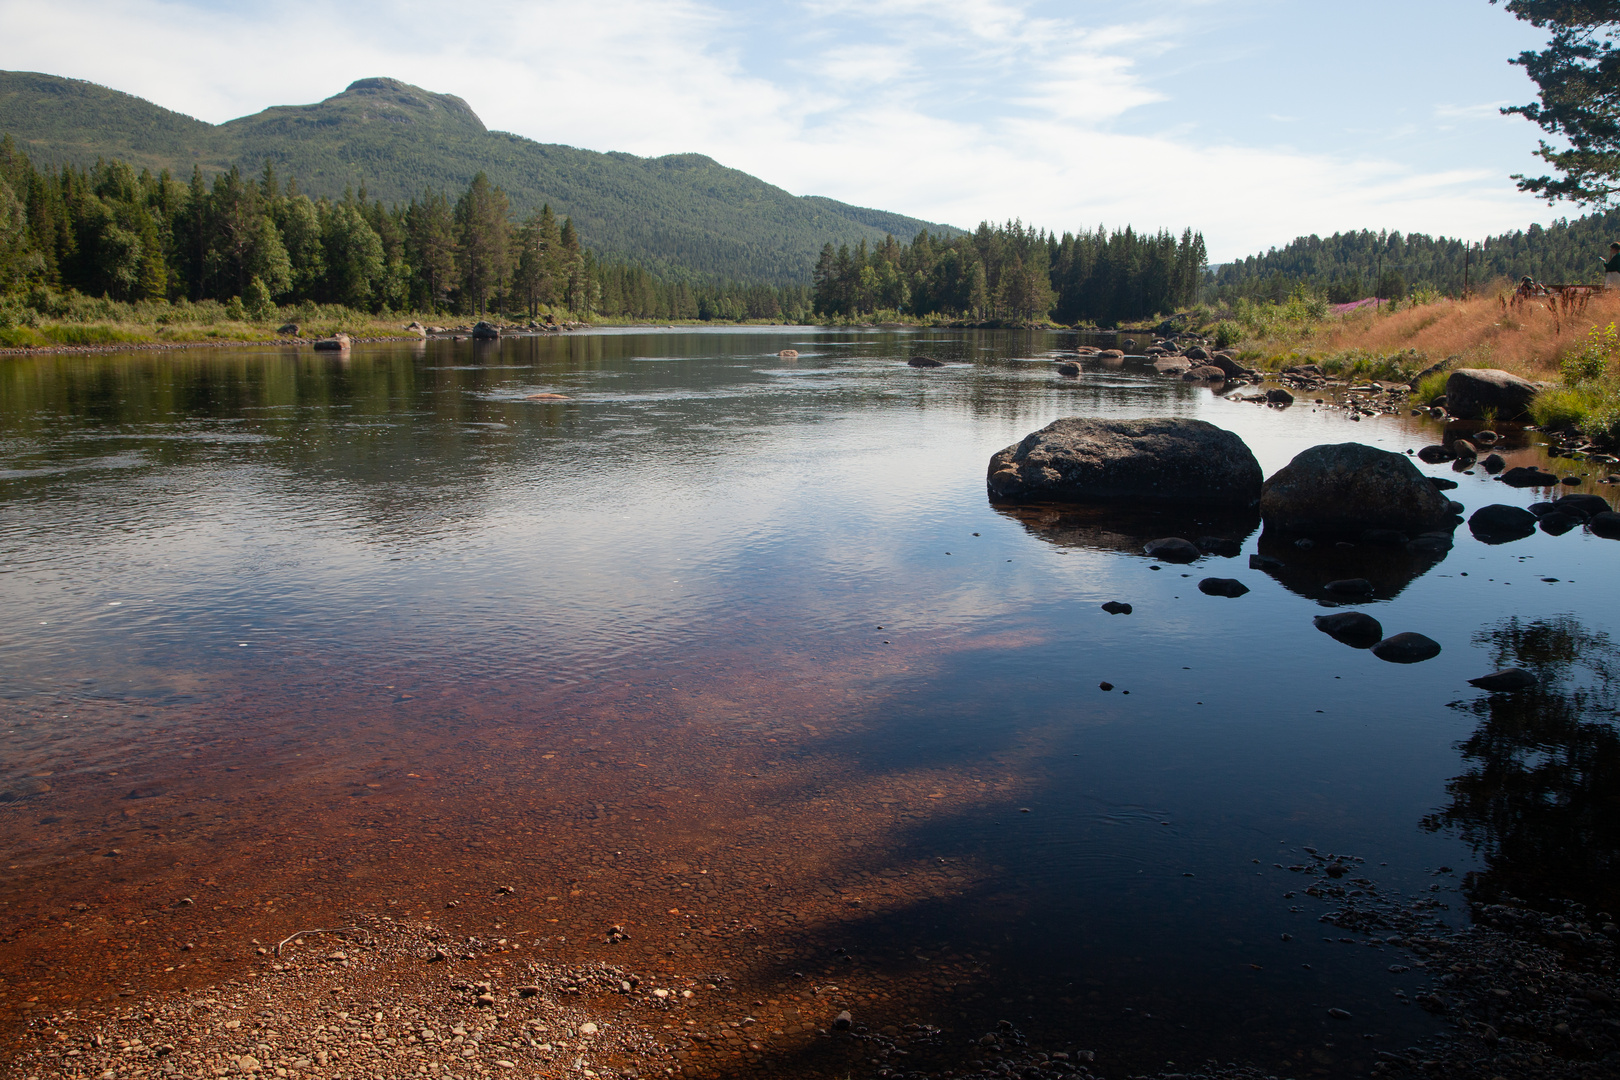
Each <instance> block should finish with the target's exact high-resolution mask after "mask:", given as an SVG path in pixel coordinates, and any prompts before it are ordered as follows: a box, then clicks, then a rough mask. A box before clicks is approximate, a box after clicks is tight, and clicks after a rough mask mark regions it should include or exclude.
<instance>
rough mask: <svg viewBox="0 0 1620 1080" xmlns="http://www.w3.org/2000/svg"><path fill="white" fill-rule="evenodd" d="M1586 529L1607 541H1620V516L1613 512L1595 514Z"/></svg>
mask: <svg viewBox="0 0 1620 1080" xmlns="http://www.w3.org/2000/svg"><path fill="white" fill-rule="evenodd" d="M1586 527H1587V529H1588V530H1590V531H1591V533H1592V535H1593V536H1601V537H1603V539H1605V540H1620V514H1617V513H1615V512H1614V511H1612V510H1610V511H1606V512H1604V513H1601V514H1593V515H1592V520H1591V521H1588V522H1587V523H1586Z"/></svg>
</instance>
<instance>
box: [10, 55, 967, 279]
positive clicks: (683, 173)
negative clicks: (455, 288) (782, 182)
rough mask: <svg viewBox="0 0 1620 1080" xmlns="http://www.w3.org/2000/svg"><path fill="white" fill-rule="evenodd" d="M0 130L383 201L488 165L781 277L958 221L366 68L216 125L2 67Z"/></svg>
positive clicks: (514, 188)
mask: <svg viewBox="0 0 1620 1080" xmlns="http://www.w3.org/2000/svg"><path fill="white" fill-rule="evenodd" d="M0 134H10V135H11V136H12V137H13V139H15V140H16V143H17V146H18V148H19V149H20V150H21V151H23V152H24V153H26V154H27V155H28V156H29V157H30V158H31V159H32V160H33V161H34V162H36V163H37V164H38V165H40V166H42V167H51V168H55V167H60V166H62V165H67V164H71V165H75V166H78V167H80V168H85V169H87V168H90V167H91V166H93V165H95V163H96V162H97V161H98V160H102V159H106V160H111V159H113V158H117V159H119V160H122V161H125V162H127V163H128V164H130V165H132V166H133V167H134V169H135V170H136V171H137V172H139V170H141V169H143V168H144V169H150V170H151V171H152V173H153V174H154V175H158V174H161V172H162V171H163V170H165V169H167V170H168V171H169V172H170V173H171V174H172V176H173V177H174V178H175V179H176V180H177V181H178V182H180V183H181V184H185V183H187V182H189V180H190V178H191V174H192V171H193V169H194V168H197V169H200V170H201V171H202V173H203V178H204V180H205V181H211V180H212V178H213V177H214V176H215V175H217V174H219V173H221V172H226V171H228V170H229V169H230V168H231V167H233V166H234V167H236V168H238V169H240V171H241V172H242V174H243V175H247V176H257V175H259V173H260V172H261V170H262V169H263V167H264V165H265V163H266V162H267V161H268V162H270V163H271V164H272V165H273V166H274V168H275V170H276V172H277V173H279V174H280V175H282V176H284V177H296V178H297V181H298V184H299V190H300V191H301V192H303V193H304V194H307V195H310V196H312V197H315V198H321V197H325V198H327V199H332V200H339V199H342V198H343V195H344V192H345V191H349V192H354V191H358V190H359V189H360V188H361V187H364V188H365V189H366V190H367V192H368V194H369V196H370V197H371V199H373V200H380V201H381V202H382V203H383V204H384V205H387V206H393V205H396V204H404V203H406V202H407V201H409V200H410V199H412V198H422V197H423V196H424V192H425V191H429V190H432V191H437V192H444V193H449V194H450V196H451V197H452V198H454V196H455V194H456V193H459V192H461V191H463V190H465V189H466V187H467V185H468V184H470V183H471V182H472V179H473V177H474V176H476V175H478V174H479V173H483V174H484V175H485V176H486V177H487V178H488V180H489V182H490V184H491V185H493V186H495V187H499V188H501V189H502V190H503V191H505V192H506V194H507V197H508V198H509V200H510V202H511V207H512V210H513V211H514V212H515V213H516V214H517V215H518V216H520V217H527V216H528V215H530V214H532V213H535V212H538V211H539V210H540V208H541V207H542V206H544V205H549V206H550V207H551V208H552V210H553V211H554V212H555V213H556V214H557V215H558V216H559V217H568V218H572V220H573V222H574V226H575V228H576V229H577V230H578V233H579V237H580V241H581V243H582V244H583V245H584V246H585V247H587V248H590V249H593V250H594V251H595V252H596V253H597V255H598V256H600V257H602V258H604V259H606V260H619V259H622V260H629V261H632V262H635V263H637V264H639V265H642V266H645V267H647V268H649V269H650V270H652V271H654V272H656V273H659V274H660V275H662V276H669V277H676V278H679V277H683V276H691V277H701V278H705V279H708V280H710V281H715V280H721V279H742V280H749V281H756V282H766V283H775V284H788V283H804V282H807V281H808V280H809V277H810V273H811V270H812V268H813V267H814V266H815V262H816V256H817V253H818V252H819V251H820V250H821V247H822V245H823V244H825V243H828V242H831V243H833V244H845V243H847V244H852V245H854V244H859V243H860V242H861V241H862V240H865V241H867V242H868V243H878V242H880V241H882V239H883V238H884V236H885V235H887V234H890V233H894V234H896V235H900V236H912V235H914V234H915V233H917V232H918V231H919V230H921V229H924V228H927V229H929V230H930V231H932V232H934V233H936V234H940V235H946V236H950V235H955V234H956V232H957V230H955V229H952V228H950V227H948V226H942V225H936V224H931V223H929V222H924V221H920V220H918V219H915V218H908V217H905V216H903V215H900V214H891V213H886V212H884V211H880V210H870V209H866V208H863V207H855V206H849V205H847V204H845V203H840V202H837V201H835V200H833V199H826V198H819V197H798V196H794V195H790V194H789V193H788V192H786V191H784V190H782V189H781V188H778V187H775V186H773V185H770V184H767V183H765V182H764V181H762V180H759V179H757V178H755V177H752V176H749V175H748V174H747V173H744V172H740V171H738V170H736V169H728V168H726V167H724V166H722V165H719V164H717V163H716V162H714V161H713V160H711V159H709V158H707V157H704V156H702V155H701V154H674V155H670V156H667V157H661V158H640V157H636V156H634V155H632V154H623V153H606V154H605V153H597V152H595V151H591V150H579V149H575V148H573V147H569V146H559V145H554V144H544V143H537V142H534V141H532V140H530V139H525V138H521V137H519V136H516V135H509V134H506V133H504V132H492V131H488V130H487V129H486V128H485V127H484V124H483V122H482V121H480V120H479V118H478V116H477V114H476V113H474V112H473V110H472V109H471V108H470V107H469V106H468V105H467V103H466V102H464V101H462V100H461V99H460V98H457V97H453V96H451V95H448V94H434V93H431V92H429V91H426V90H422V89H420V88H418V87H414V86H410V85H407V84H405V83H402V82H399V81H397V80H394V79H361V80H359V81H357V82H355V83H353V84H351V85H350V86H349V88H348V89H347V90H345V91H343V92H342V93H340V94H337V95H335V96H333V97H330V98H327V99H326V100H325V101H322V102H319V103H317V104H314V105H289V106H277V107H274V108H270V109H266V110H264V111H263V112H261V113H257V114H254V115H252V116H245V117H242V118H240V119H237V120H232V121H229V122H228V123H225V124H220V125H217V126H216V125H212V124H207V123H204V122H202V121H200V120H194V119H192V118H190V117H187V116H182V115H180V114H178V113H174V112H170V111H169V110H167V109H163V108H160V107H159V106H156V105H153V104H151V103H150V102H146V101H143V100H141V99H140V98H136V97H133V96H131V95H129V94H123V93H119V92H118V91H115V90H109V89H106V88H105V87H100V86H96V85H95V84H93V83H86V82H80V81H77V80H72V79H62V78H57V77H55V76H52V75H41V74H35V73H29V72H0Z"/></svg>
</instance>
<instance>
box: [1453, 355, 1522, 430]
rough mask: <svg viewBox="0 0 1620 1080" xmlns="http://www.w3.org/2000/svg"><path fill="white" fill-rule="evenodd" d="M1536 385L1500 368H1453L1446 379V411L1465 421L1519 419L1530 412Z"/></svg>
mask: <svg viewBox="0 0 1620 1080" xmlns="http://www.w3.org/2000/svg"><path fill="white" fill-rule="evenodd" d="M1535 396H1536V384H1535V383H1533V382H1530V381H1529V380H1528V379H1521V378H1519V377H1518V376H1517V375H1514V374H1513V373H1512V372H1508V371H1502V370H1501V369H1499V368H1472V369H1466V370H1463V371H1453V372H1452V373H1451V376H1450V377H1449V378H1447V379H1446V411H1447V412H1448V413H1450V414H1451V415H1452V416H1455V417H1458V418H1460V419H1463V420H1484V419H1486V414H1487V413H1488V414H1490V416H1491V417H1494V418H1495V419H1498V420H1517V419H1519V418H1520V417H1523V416H1524V415H1525V414H1527V413H1528V412H1529V411H1530V399H1531V398H1533V397H1535Z"/></svg>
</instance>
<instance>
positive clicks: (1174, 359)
mask: <svg viewBox="0 0 1620 1080" xmlns="http://www.w3.org/2000/svg"><path fill="white" fill-rule="evenodd" d="M1192 366H1193V365H1192V361H1191V360H1188V359H1187V358H1186V357H1185V356H1161V357H1159V358H1158V359H1157V360H1155V361H1153V368H1154V370H1155V371H1160V372H1163V373H1165V374H1167V375H1179V374H1180V373H1181V372H1183V371H1191V370H1192Z"/></svg>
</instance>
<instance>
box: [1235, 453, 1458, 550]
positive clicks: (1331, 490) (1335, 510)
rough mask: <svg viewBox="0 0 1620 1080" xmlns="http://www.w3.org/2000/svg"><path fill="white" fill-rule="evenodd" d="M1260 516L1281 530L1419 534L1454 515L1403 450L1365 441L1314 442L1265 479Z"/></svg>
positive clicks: (1444, 498)
mask: <svg viewBox="0 0 1620 1080" xmlns="http://www.w3.org/2000/svg"><path fill="white" fill-rule="evenodd" d="M1260 516H1261V518H1262V519H1264V521H1265V523H1266V526H1267V528H1275V529H1277V530H1279V531H1281V532H1285V533H1294V532H1319V533H1353V534H1356V535H1359V534H1360V533H1361V532H1362V531H1363V530H1366V529H1399V530H1401V531H1403V532H1406V533H1420V532H1424V531H1426V530H1428V529H1433V528H1438V527H1440V526H1442V525H1445V524H1446V523H1447V520H1448V519H1449V518H1450V517H1451V512H1450V509H1449V500H1448V499H1447V498H1446V497H1445V496H1444V495H1442V494H1440V492H1438V491H1436V490H1435V487H1434V485H1433V484H1431V483H1429V478H1428V477H1426V476H1424V475H1423V474H1422V473H1420V472H1419V471H1418V469H1417V466H1415V465H1413V464H1412V460H1411V459H1410V458H1408V457H1407V456H1406V455H1404V454H1392V453H1390V452H1389V451H1387V450H1379V449H1377V448H1376V447H1372V446H1367V445H1365V444H1363V443H1336V444H1325V445H1322V446H1313V447H1311V448H1310V449H1309V450H1306V451H1304V452H1303V453H1301V454H1299V455H1297V456H1296V457H1295V458H1294V460H1293V461H1290V462H1289V463H1288V464H1287V465H1285V466H1284V467H1283V468H1281V469H1279V470H1278V471H1277V472H1276V473H1275V474H1273V475H1272V477H1271V479H1269V480H1267V481H1266V482H1265V485H1264V487H1263V488H1262V490H1261V493H1260Z"/></svg>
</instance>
